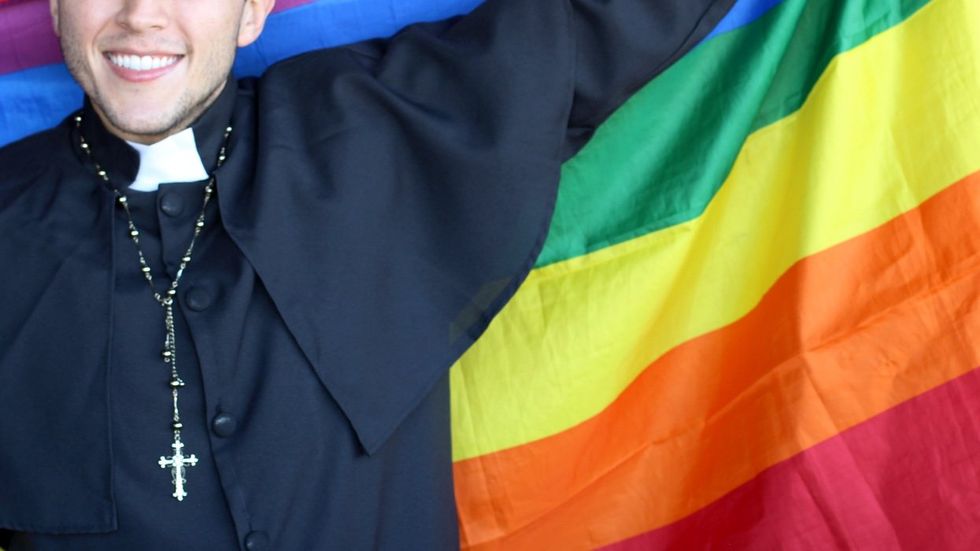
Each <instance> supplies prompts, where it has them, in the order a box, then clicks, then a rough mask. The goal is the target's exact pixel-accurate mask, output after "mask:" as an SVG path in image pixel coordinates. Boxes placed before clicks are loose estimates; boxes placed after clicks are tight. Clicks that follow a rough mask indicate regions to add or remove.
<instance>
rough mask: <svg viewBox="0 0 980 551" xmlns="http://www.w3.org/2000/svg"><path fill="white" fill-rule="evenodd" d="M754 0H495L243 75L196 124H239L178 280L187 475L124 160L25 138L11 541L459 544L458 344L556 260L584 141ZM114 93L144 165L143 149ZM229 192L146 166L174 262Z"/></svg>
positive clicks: (9, 316)
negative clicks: (178, 474)
mask: <svg viewBox="0 0 980 551" xmlns="http://www.w3.org/2000/svg"><path fill="white" fill-rule="evenodd" d="M731 3H732V0H667V1H659V0H645V1H644V0H570V1H562V0H533V1H530V0H491V1H490V2H488V3H487V4H484V5H483V6H481V7H479V8H477V9H476V11H474V12H473V13H472V14H470V15H468V16H466V17H463V18H458V19H455V20H451V21H446V22H440V23H433V24H424V25H417V26H413V27H409V28H408V29H406V30H405V31H403V32H401V33H399V34H398V35H397V36H395V37H394V38H392V39H389V40H384V41H370V42H365V43H360V44H356V45H353V46H349V47H344V48H335V49H330V50H325V51H319V52H314V53H310V54H306V55H302V56H299V57H296V58H293V59H290V60H287V61H284V62H282V63H279V64H277V65H275V66H273V67H272V68H270V69H269V70H268V71H267V73H266V74H265V76H263V77H262V78H260V79H257V80H254V79H253V80H243V81H240V82H237V83H231V84H230V85H229V86H228V87H227V88H226V90H225V92H224V93H223V94H222V95H221V96H220V98H219V99H218V101H217V102H216V103H215V104H214V105H213V106H212V107H211V108H210V109H209V110H208V111H207V112H206V113H205V114H204V115H203V116H202V117H201V119H200V120H198V121H197V122H196V123H195V124H194V132H195V136H196V137H197V142H198V147H199V149H200V153H201V155H202V159H203V160H204V162H205V166H214V162H215V157H216V155H217V151H218V149H219V147H220V144H221V135H222V130H223V129H224V127H225V126H226V125H227V124H228V121H229V120H230V121H231V125H232V126H233V127H234V131H233V133H232V135H231V139H230V145H229V154H228V161H227V162H226V163H225V164H224V165H223V166H222V167H221V168H219V169H217V171H216V173H215V178H216V182H217V184H216V186H217V200H216V201H212V203H211V204H210V206H209V208H208V212H207V216H208V225H207V226H206V228H205V230H204V233H203V234H202V236H201V238H200V241H199V243H198V249H197V252H196V254H195V256H194V260H193V262H192V263H191V265H190V267H189V268H188V270H187V273H186V274H185V276H184V279H183V281H182V284H181V288H180V293H179V295H178V304H179V307H178V311H177V330H178V335H177V342H178V365H179V367H180V370H181V375H182V377H183V379H184V380H185V381H187V383H188V384H187V387H185V389H184V390H183V391H182V392H181V404H182V406H181V412H182V416H183V421H184V426H185V428H184V431H183V440H184V443H185V445H186V450H185V451H186V452H188V453H194V454H196V455H197V457H198V458H199V459H200V462H199V463H198V465H197V466H195V467H191V468H189V469H188V471H187V492H188V497H187V499H185V500H184V501H183V502H178V501H176V500H175V499H174V498H173V497H171V493H172V491H173V487H172V485H171V479H170V474H169V471H168V470H165V469H161V468H160V466H159V465H158V464H157V461H158V459H159V458H160V456H162V455H170V453H171V449H170V443H171V441H172V436H171V429H170V422H169V420H170V407H171V404H170V402H169V392H168V388H167V381H168V378H169V376H168V369H167V366H166V365H165V364H164V363H163V362H162V360H161V359H160V351H161V349H162V345H163V335H164V332H163V331H164V330H163V317H162V310H161V308H160V306H159V305H158V304H157V303H156V302H155V301H154V299H153V298H152V296H151V295H150V292H149V290H148V289H147V287H146V282H145V281H144V280H143V278H142V275H141V274H140V272H139V270H138V264H137V259H136V252H135V248H134V247H133V244H132V243H131V242H130V241H129V239H128V236H127V228H126V225H125V221H126V218H125V215H124V213H123V212H122V210H121V209H119V208H118V206H117V205H115V203H114V200H113V195H112V193H111V189H110V186H108V185H106V184H104V183H103V182H101V181H100V180H99V179H98V178H97V177H96V176H95V174H94V172H93V168H92V165H91V163H90V161H88V160H87V159H86V158H85V156H84V155H82V153H81V150H80V149H79V146H78V143H79V142H78V132H77V131H76V130H75V129H74V123H73V122H72V121H71V119H69V120H67V121H66V122H65V123H64V124H62V125H60V126H58V127H56V128H54V129H52V130H50V131H47V132H44V133H42V134H39V135H36V136H33V137H30V138H27V139H26V140H23V141H21V142H19V143H16V144H13V145H11V146H9V147H7V148H4V149H3V150H2V151H0V258H2V265H0V529H3V530H5V532H4V533H3V537H2V539H3V540H6V545H7V546H8V548H9V549H41V550H50V549H72V550H77V549H140V550H146V549H234V548H236V547H241V548H245V549H280V550H310V549H372V548H384V549H426V550H429V549H449V548H455V547H457V546H458V538H457V527H456V513H455V507H454V499H453V488H452V470H451V454H450V431H449V391H448V382H447V381H448V377H447V370H448V367H449V366H450V365H451V364H452V363H453V362H454V361H455V360H456V359H457V358H458V357H459V356H460V355H461V354H462V352H463V351H465V350H466V348H467V347H468V346H470V344H471V343H472V342H473V341H474V340H475V339H476V338H477V337H478V336H479V335H480V334H481V333H482V332H483V330H484V329H485V328H486V326H487V324H488V323H489V321H490V319H491V318H492V317H493V316H494V315H495V314H496V312H497V311H498V310H499V309H500V307H501V306H502V305H503V304H504V302H506V300H508V299H509V298H510V296H511V295H512V294H513V292H514V291H515V290H516V288H517V286H518V285H519V283H520V282H521V281H522V280H523V278H524V277H525V275H526V274H527V273H528V271H529V269H530V268H531V266H532V263H533V261H534V260H535V257H536V255H537V253H538V251H539V249H540V247H541V244H542V242H543V239H544V236H545V234H546V231H547V227H548V221H549V217H550V214H551V210H552V207H553V205H554V201H555V190H556V184H557V181H558V175H559V168H560V165H561V162H562V161H563V160H565V159H567V158H568V156H570V155H571V154H572V153H574V152H575V151H576V150H577V148H578V147H580V146H581V145H582V144H583V143H584V142H585V141H586V140H587V139H588V137H589V136H590V135H591V132H592V130H593V129H594V128H595V126H596V125H597V124H598V123H600V122H601V121H602V120H603V119H604V118H605V117H606V116H607V115H608V114H609V113H610V112H611V111H612V110H613V109H615V108H616V107H617V106H618V105H619V104H620V103H621V102H622V101H623V100H624V99H625V98H626V97H628V95H629V94H631V93H633V92H634V91H635V90H636V89H637V88H638V87H639V86H641V85H642V84H644V83H645V82H646V81H647V80H649V79H650V78H651V77H652V76H654V75H655V74H656V73H657V72H659V71H661V70H662V69H663V68H664V67H665V66H666V65H668V64H669V63H671V62H672V61H673V60H674V59H676V58H677V57H679V56H680V55H682V54H683V53H684V52H686V51H687V50H688V49H690V48H691V47H693V46H694V45H695V44H696V43H697V42H698V41H700V40H701V39H702V38H703V37H704V36H705V35H706V34H707V33H708V32H709V31H710V30H711V29H712V28H713V27H714V26H715V24H716V23H717V22H718V21H719V19H720V18H721V17H722V16H723V15H724V13H725V12H726V11H727V9H728V8H729V6H730V4H731ZM709 69H710V68H709ZM663 108H664V109H669V108H670V106H669V105H665V106H663ZM86 113H87V115H86V117H85V119H84V120H85V125H84V127H83V129H82V132H83V134H84V135H85V137H86V139H87V140H88V141H89V142H90V143H91V144H92V150H93V155H94V156H95V158H96V159H97V160H98V161H99V162H101V163H102V164H103V165H104V166H105V167H106V169H107V170H108V172H109V174H110V176H111V177H112V186H116V187H117V188H118V189H125V188H126V186H127V185H128V184H129V183H130V182H131V181H132V179H133V178H134V177H135V175H136V172H137V169H138V163H139V160H138V156H137V154H136V152H135V151H134V150H133V149H132V148H130V147H129V146H128V145H127V144H125V143H124V142H122V141H121V140H119V139H118V138H115V137H113V136H112V135H110V134H109V133H108V132H106V130H105V129H104V128H102V126H101V125H100V123H99V121H98V119H97V117H96V116H95V115H94V113H92V112H91V108H90V107H86ZM610 185H614V183H613V182H611V183H610ZM202 190H203V182H202V183H197V184H187V183H182V184H177V183H175V184H163V185H161V187H160V190H159V191H158V192H154V193H140V192H127V193H128V196H129V198H130V204H131V206H132V209H133V213H134V217H135V219H136V222H137V225H138V226H140V227H141V228H142V229H143V233H144V238H143V239H144V243H143V246H144V249H145V251H146V253H147V255H148V257H149V258H148V260H149V262H150V264H151V265H153V266H154V268H155V273H157V274H162V272H164V271H166V272H169V275H170V276H171V277H172V276H173V273H174V270H175V268H176V265H177V263H178V262H179V257H180V256H181V254H182V253H183V252H184V248H185V247H186V245H187V242H188V240H189V239H190V235H191V231H192V230H191V227H192V224H193V220H194V218H195V217H196V215H197V213H198V210H199V205H200V201H201V197H202V193H203V191H202ZM163 279H166V278H162V277H160V276H158V280H163ZM164 283H166V282H165V281H158V284H159V285H161V286H162V285H163V284H164Z"/></svg>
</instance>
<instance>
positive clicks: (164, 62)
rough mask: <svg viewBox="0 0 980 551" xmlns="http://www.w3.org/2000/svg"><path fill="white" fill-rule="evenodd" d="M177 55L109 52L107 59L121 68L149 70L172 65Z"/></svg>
mask: <svg viewBox="0 0 980 551" xmlns="http://www.w3.org/2000/svg"><path fill="white" fill-rule="evenodd" d="M177 59H179V58H178V56H175V55H168V56H150V55H144V56H138V55H123V54H109V61H111V62H112V64H113V65H116V66H118V67H122V68H123V69H129V70H131V71H149V70H151V69H159V68H161V67H167V66H168V65H173V64H174V63H177Z"/></svg>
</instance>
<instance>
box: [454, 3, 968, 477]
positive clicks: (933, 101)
mask: <svg viewBox="0 0 980 551" xmlns="http://www.w3.org/2000/svg"><path fill="white" fill-rule="evenodd" d="M978 23H980V2H978V1H977V0H935V1H934V2H932V3H931V4H929V5H928V6H926V7H925V8H923V9H922V10H920V11H919V12H918V13H916V14H915V15H913V16H912V17H911V18H910V19H909V20H907V21H906V22H905V23H903V24H901V25H899V26H898V27H895V28H892V29H890V30H888V31H886V32H884V33H882V34H880V35H878V36H876V37H874V38H873V39H871V40H869V41H868V42H867V43H865V44H863V45H861V46H860V47H858V48H856V49H854V50H851V51H850V52H848V53H845V54H843V55H840V56H838V57H837V58H836V59H835V60H834V61H833V62H832V63H831V64H830V65H829V67H828V68H827V71H826V72H825V73H824V74H823V75H822V76H821V78H820V81H819V82H818V83H817V85H816V87H815V88H814V90H813V92H812V93H811V95H810V97H809V98H808V100H807V102H806V103H805V104H804V106H803V107H802V108H801V109H800V110H799V111H797V112H796V113H794V114H793V115H791V116H788V117H786V118H784V119H782V120H781V121H779V122H777V123H774V124H772V125H770V126H768V127H766V128H763V129H761V130H759V131H757V132H756V133H754V134H753V135H752V136H750V137H749V139H748V140H746V143H745V145H744V147H743V149H742V151H741V153H740V155H739V157H738V159H737V160H736V162H735V165H734V167H733V169H732V172H731V174H730V175H729V177H728V179H727V181H726V182H725V184H724V185H723V186H722V188H721V190H720V191H719V193H718V195H717V196H716V197H715V199H714V200H713V201H712V203H711V204H710V205H709V207H708V209H707V210H706V211H705V213H704V214H703V215H702V216H701V217H700V218H698V219H695V220H693V221H691V222H688V223H685V224H682V225H678V226H674V227H671V228H668V229H665V230H662V231H659V232H656V233H653V234H650V235H647V236H644V237H641V238H637V239H634V240H632V241H629V242H626V243H622V244H620V245H616V246H613V247H609V248H607V249H603V250H600V251H597V252H595V253H592V254H589V255H586V256H583V257H579V258H575V259H571V260H568V261H565V262H562V263H559V264H554V265H551V266H547V267H545V268H542V269H539V270H536V271H534V272H533V273H532V274H531V276H530V277H529V279H528V280H527V282H526V283H525V284H524V286H523V287H522V288H521V289H520V291H519V292H518V294H517V296H516V297H515V298H514V300H512V301H511V303H510V304H509V305H508V306H507V307H506V308H505V309H504V311H503V312H502V313H501V314H500V316H499V317H498V318H497V319H496V320H495V321H494V322H493V324H492V325H491V326H490V328H489V330H488V331H487V333H486V334H485V335H484V336H483V338H481V339H480V341H479V342H478V343H477V344H476V345H474V347H473V348H472V349H471V350H470V351H469V352H467V354H466V355H465V356H464V357H463V358H462V360H460V363H459V364H458V365H457V366H456V367H455V368H454V369H453V371H452V374H451V377H452V401H453V405H452V407H453V455H454V458H455V459H456V460H460V459H466V458H470V457H474V456H478V455H482V454H485V453H489V452H493V451H497V450H500V449H504V448H508V447H512V446H516V445H520V444H524V443H526V442H530V441H532V440H536V439H538V438H542V437H545V436H548V435H550V434H554V433H556V432H559V431H562V430H564V429H566V428H569V427H571V426H573V425H575V424H577V423H579V422H581V421H583V420H585V419H587V418H589V417H591V416H593V415H595V414H596V413H598V412H599V411H601V410H602V409H603V408H604V407H605V406H607V405H608V404H610V403H611V402H612V401H613V400H614V399H615V398H616V396H617V395H619V393H620V392H621V391H622V390H623V389H624V388H625V387H626V386H627V385H628V384H629V383H630V382H631V381H632V380H633V379H634V378H635V377H636V375H637V374H638V373H639V372H640V371H641V370H642V369H643V368H644V367H646V366H647V365H648V364H650V363H651V362H652V361H653V360H654V359H656V358H658V357H659V356H661V355H662V354H663V353H664V352H666V351H667V350H669V349H670V348H673V347H674V346H677V345H678V344H680V343H682V342H684V341H686V340H689V339H691V338H693V337H695V336H698V335H701V334H704V333H706V332H708V331H711V330H713V329H717V328H719V327H721V326H723V325H726V324H728V323H731V322H732V321H734V320H736V319H738V318H740V317H741V316H743V315H744V314H745V313H746V312H748V311H749V310H750V309H751V308H752V307H753V306H754V305H756V304H757V303H758V301H759V299H760V298H761V296H762V295H763V293H765V291H766V290H767V289H768V288H769V287H770V286H771V285H772V284H773V282H774V281H775V280H776V279H777V278H778V277H779V276H780V275H781V274H782V273H783V272H784V271H786V269H787V268H788V267H789V266H791V265H792V264H793V263H794V262H796V261H797V260H799V259H801V258H803V257H806V256H808V255H811V254H813V253H816V252H818V251H820V250H823V249H826V248H828V247H830V246H833V245H834V244H837V243H840V242H842V241H844V240H846V239H848V238H851V237H854V236H857V235H859V234H861V233H864V232H866V231H869V230H870V229H872V228H874V227H876V226H878V225H880V224H882V223H884V222H886V221H888V220H889V219H891V218H893V217H895V216H897V215H899V214H901V213H903V212H905V211H908V210H910V209H912V208H915V207H916V206H917V205H919V204H920V203H922V202H923V201H924V200H925V199H927V198H928V197H930V196H932V195H933V194H935V193H936V192H938V191H940V190H941V189H942V188H944V187H946V186H947V185H949V184H952V183H954V182H956V181H958V180H960V179H961V178H963V177H964V176H966V175H968V174H970V173H972V172H974V171H976V170H978V169H980V24H978ZM668 108H669V107H668ZM610 185H615V184H614V183H610ZM841 269H846V266H842V267H841ZM723 367H724V366H719V369H722V368H723Z"/></svg>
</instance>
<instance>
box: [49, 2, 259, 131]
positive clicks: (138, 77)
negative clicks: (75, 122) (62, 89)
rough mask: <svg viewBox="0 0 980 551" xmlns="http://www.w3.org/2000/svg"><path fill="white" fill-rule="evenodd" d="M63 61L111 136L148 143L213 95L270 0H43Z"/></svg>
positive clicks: (182, 124)
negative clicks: (47, 5)
mask: <svg viewBox="0 0 980 551" xmlns="http://www.w3.org/2000/svg"><path fill="white" fill-rule="evenodd" d="M50 1H51V14H52V16H53V18H54V27H55V32H56V33H57V34H58V36H59V38H60V40H61V49H62V51H63V52H64V55H65V62H66V64H67V65H68V69H69V71H71V74H72V75H73V76H74V77H75V80H77V81H78V83H79V84H80V85H81V87H82V89H84V90H85V93H86V94H88V96H89V97H90V98H91V100H92V103H93V104H94V105H95V108H96V111H98V113H99V116H100V117H101V118H102V120H103V122H104V123H105V124H106V126H107V127H108V128H109V129H110V130H111V131H112V132H113V133H114V134H116V135H118V136H120V137H122V138H125V139H128V140H131V141H136V142H142V143H153V142H155V141H158V140H160V139H163V138H165V137H166V136H168V135H170V134H173V133H175V132H178V131H180V130H182V129H183V128H186V127H187V126H188V125H189V124H190V123H191V122H193V121H194V119H195V118H197V116H198V115H200V114H201V112H203V111H204V109H205V108H207V106H208V105H210V104H211V102H212V101H213V100H214V99H215V98H216V97H217V96H218V94H219V93H220V92H221V89H222V88H223V86H224V84H225V82H226V80H227V78H228V75H229V73H230V71H231V65H232V62H233V61H234V58H235V50H236V48H237V47H238V46H245V45H248V44H250V43H251V42H253V41H254V40H255V39H256V38H258V36H259V34H260V33H261V32H262V26H263V25H264V23H265V17H266V15H267V14H268V12H269V11H270V10H271V9H272V5H273V3H274V1H275V0H50Z"/></svg>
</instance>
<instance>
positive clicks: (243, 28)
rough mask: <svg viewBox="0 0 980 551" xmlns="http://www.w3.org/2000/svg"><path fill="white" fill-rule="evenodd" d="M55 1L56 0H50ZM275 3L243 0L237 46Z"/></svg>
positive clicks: (255, 32) (251, 36)
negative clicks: (243, 5) (243, 6)
mask: <svg viewBox="0 0 980 551" xmlns="http://www.w3.org/2000/svg"><path fill="white" fill-rule="evenodd" d="M51 1H52V2H57V0H51ZM275 5H276V0H245V9H244V11H243V12H242V22H241V24H240V25H239V26H238V47H239V48H242V47H245V46H248V45H249V44H251V43H252V42H255V40H256V39H258V37H259V35H260V34H262V29H263V28H264V27H265V20H266V18H267V17H268V16H269V12H271V11H272V7H273V6H275Z"/></svg>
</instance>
